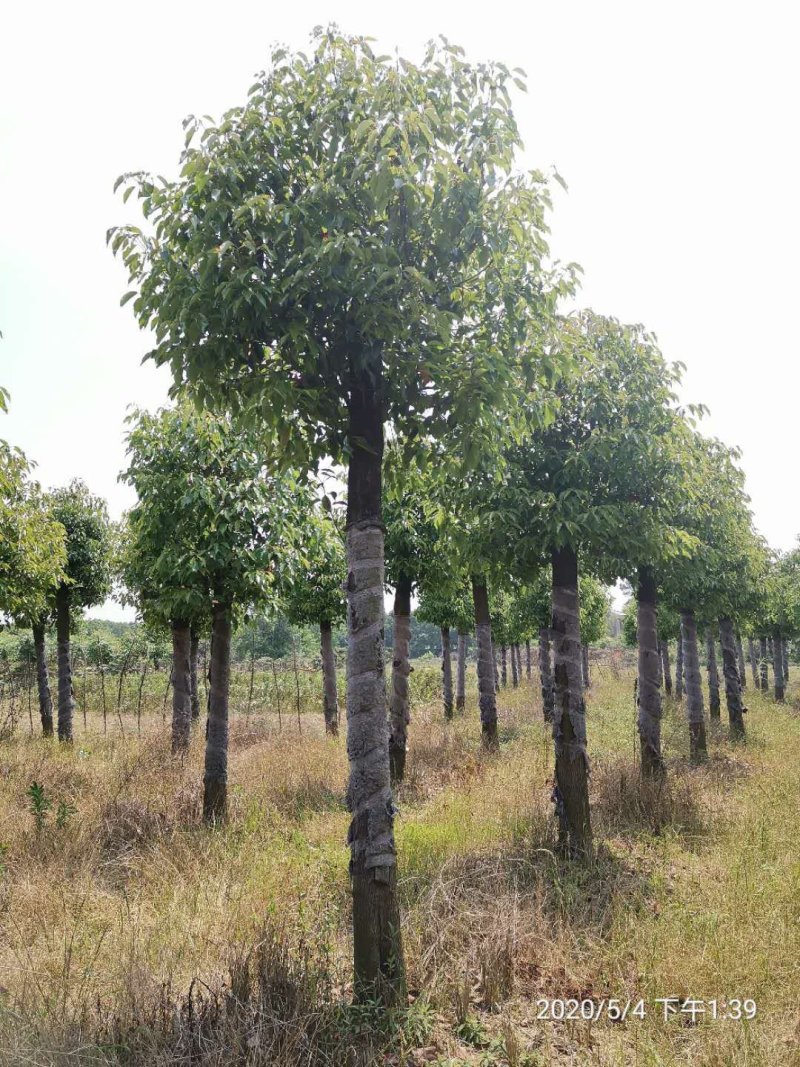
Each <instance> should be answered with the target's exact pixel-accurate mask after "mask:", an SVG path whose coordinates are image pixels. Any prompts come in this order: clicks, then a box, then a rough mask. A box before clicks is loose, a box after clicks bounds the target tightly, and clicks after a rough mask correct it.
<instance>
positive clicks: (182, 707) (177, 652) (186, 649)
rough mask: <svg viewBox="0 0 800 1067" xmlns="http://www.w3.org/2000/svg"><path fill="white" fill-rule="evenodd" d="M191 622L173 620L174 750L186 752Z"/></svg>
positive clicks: (189, 721) (189, 720) (189, 725)
mask: <svg viewBox="0 0 800 1067" xmlns="http://www.w3.org/2000/svg"><path fill="white" fill-rule="evenodd" d="M191 643H192V639H191V634H190V631H189V624H188V623H187V622H184V621H182V620H179V619H175V620H173V623H172V751H173V753H177V752H185V751H186V750H187V749H188V748H189V741H190V738H191V733H192V669H191Z"/></svg>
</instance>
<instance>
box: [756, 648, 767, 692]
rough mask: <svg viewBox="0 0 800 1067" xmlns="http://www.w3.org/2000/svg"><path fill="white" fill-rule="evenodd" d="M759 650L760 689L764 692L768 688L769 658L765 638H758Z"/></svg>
mask: <svg viewBox="0 0 800 1067" xmlns="http://www.w3.org/2000/svg"><path fill="white" fill-rule="evenodd" d="M758 645H759V650H760V652H761V689H762V690H763V691H764V692H765V693H766V692H767V690H768V689H769V666H768V664H769V659H768V656H767V639H766V637H761V638H759V642H758Z"/></svg>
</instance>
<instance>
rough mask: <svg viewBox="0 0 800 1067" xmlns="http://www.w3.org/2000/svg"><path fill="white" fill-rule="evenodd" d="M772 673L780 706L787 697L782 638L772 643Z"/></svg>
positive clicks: (776, 697) (776, 638)
mask: <svg viewBox="0 0 800 1067" xmlns="http://www.w3.org/2000/svg"><path fill="white" fill-rule="evenodd" d="M772 673H773V676H774V684H775V699H776V700H777V701H778V703H779V704H782V703H783V701H784V699H785V696H786V689H785V684H786V683H785V681H784V677H783V648H782V643H781V639H780V637H775V638H773V641H772Z"/></svg>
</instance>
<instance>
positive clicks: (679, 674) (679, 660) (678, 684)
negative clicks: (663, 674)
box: [675, 630, 685, 700]
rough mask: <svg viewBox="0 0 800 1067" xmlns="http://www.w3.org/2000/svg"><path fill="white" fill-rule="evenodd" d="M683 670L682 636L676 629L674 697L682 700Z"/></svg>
mask: <svg viewBox="0 0 800 1067" xmlns="http://www.w3.org/2000/svg"><path fill="white" fill-rule="evenodd" d="M684 671H685V664H684V659H683V637H682V636H681V632H680V630H678V647H677V649H676V651H675V698H676V699H677V700H683V683H684Z"/></svg>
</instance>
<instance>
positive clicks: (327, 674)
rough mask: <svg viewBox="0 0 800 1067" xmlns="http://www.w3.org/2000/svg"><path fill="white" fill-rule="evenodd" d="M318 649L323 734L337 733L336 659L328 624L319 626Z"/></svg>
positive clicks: (330, 628)
mask: <svg viewBox="0 0 800 1067" xmlns="http://www.w3.org/2000/svg"><path fill="white" fill-rule="evenodd" d="M319 649H320V657H321V659H322V712H323V715H324V716H325V733H326V734H330V735H331V737H336V736H337V735H338V733H339V694H338V693H337V691H336V657H335V656H334V654H333V628H332V626H331V624H330V623H329V622H321V623H320V624H319Z"/></svg>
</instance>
